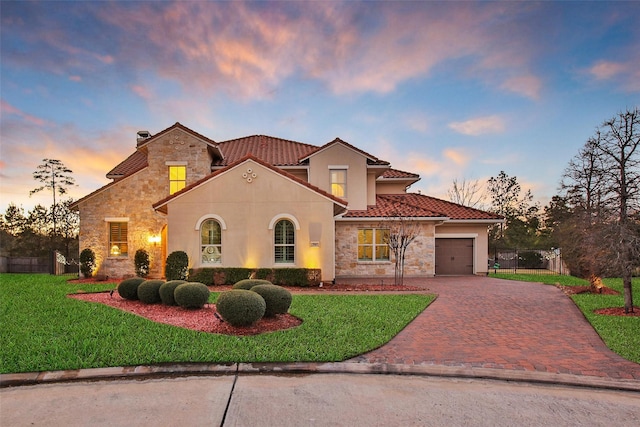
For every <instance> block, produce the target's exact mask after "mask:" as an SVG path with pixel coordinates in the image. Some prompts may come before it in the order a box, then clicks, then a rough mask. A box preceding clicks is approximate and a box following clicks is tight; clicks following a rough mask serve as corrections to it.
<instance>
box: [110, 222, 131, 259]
mask: <svg viewBox="0 0 640 427" xmlns="http://www.w3.org/2000/svg"><path fill="white" fill-rule="evenodd" d="M108 224H109V256H112V257H126V256H127V255H128V252H129V245H128V243H127V233H128V227H127V223H126V222H109V223H108Z"/></svg>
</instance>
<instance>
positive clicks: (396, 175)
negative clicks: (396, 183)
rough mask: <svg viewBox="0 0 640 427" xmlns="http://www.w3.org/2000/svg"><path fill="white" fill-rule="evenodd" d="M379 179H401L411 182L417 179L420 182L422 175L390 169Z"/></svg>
mask: <svg viewBox="0 0 640 427" xmlns="http://www.w3.org/2000/svg"><path fill="white" fill-rule="evenodd" d="M378 179H380V180H382V179H385V180H387V179H401V180H403V181H404V180H410V179H415V180H416V181H418V180H419V179H420V175H418V174H417V173H411V172H405V171H401V170H398V169H393V168H389V169H387V170H386V171H384V173H383V174H382V175H381V176H379V177H378Z"/></svg>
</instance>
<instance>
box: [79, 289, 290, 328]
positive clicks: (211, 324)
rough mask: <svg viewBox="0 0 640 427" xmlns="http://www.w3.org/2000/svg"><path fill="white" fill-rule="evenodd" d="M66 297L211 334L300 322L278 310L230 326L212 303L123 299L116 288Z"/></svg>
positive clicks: (281, 326)
mask: <svg viewBox="0 0 640 427" xmlns="http://www.w3.org/2000/svg"><path fill="white" fill-rule="evenodd" d="M69 297H70V298H74V299H78V300H82V301H90V302H97V303H100V304H105V305H108V306H110V307H114V308H117V309H120V310H123V311H127V312H129V313H133V314H136V315H138V316H141V317H144V318H146V319H149V320H151V321H154V322H158V323H164V324H167V325H172V326H177V327H180V328H186V329H191V330H194V331H200V332H209V333H213V334H225V335H241V336H244V335H256V334H261V333H265V332H273V331H280V330H283V329H289V328H293V327H296V326H298V325H300V324H301V323H302V320H301V319H299V318H297V317H295V316H293V315H291V314H277V315H276V316H275V317H263V318H262V319H260V320H259V321H257V322H256V323H255V324H253V325H251V326H231V325H230V324H229V323H227V322H224V321H222V320H220V319H218V318H217V317H216V316H215V313H216V306H215V304H206V305H205V306H204V308H201V309H198V310H188V309H185V308H182V307H175V306H167V305H164V304H145V303H143V302H140V301H130V300H126V299H124V298H122V297H121V296H120V295H118V292H114V293H113V295H111V293H110V292H95V293H79V294H71V295H69Z"/></svg>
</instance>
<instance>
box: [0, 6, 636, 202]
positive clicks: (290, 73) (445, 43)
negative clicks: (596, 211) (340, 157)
mask: <svg viewBox="0 0 640 427" xmlns="http://www.w3.org/2000/svg"><path fill="white" fill-rule="evenodd" d="M0 9H1V10H0V19H1V38H2V39H1V58H0V60H1V70H0V71H1V77H0V97H1V117H0V137H1V151H0V213H4V212H5V210H6V207H7V205H8V204H9V203H10V202H14V203H16V204H18V205H22V206H23V207H24V209H25V211H28V210H30V209H31V208H32V207H33V206H34V205H35V204H37V203H42V204H43V205H45V206H49V205H50V204H51V196H50V195H49V194H46V193H42V194H41V195H37V196H34V197H31V198H30V197H29V191H30V190H32V189H33V188H35V187H37V183H36V182H35V181H34V180H33V178H32V172H33V171H34V170H35V169H36V167H37V166H38V164H40V163H41V162H42V159H43V158H53V159H59V160H61V161H62V162H63V163H64V164H65V165H66V166H67V167H69V168H70V169H72V170H73V172H74V173H73V176H74V177H75V179H76V181H77V183H78V186H77V187H74V188H73V189H72V190H71V193H70V195H71V196H72V197H73V198H74V199H78V198H80V197H82V196H84V195H86V194H88V193H89V192H91V191H93V190H95V189H97V188H99V187H100V186H102V185H104V184H106V183H107V182H109V180H107V178H106V177H105V174H106V172H108V171H109V170H110V169H111V168H112V167H113V166H115V165H116V164H118V163H119V162H120V161H121V160H123V159H124V158H126V157H127V156H128V155H129V154H131V153H132V152H133V151H134V149H135V144H136V132H137V131H138V130H148V131H150V132H151V133H154V134H155V133H157V132H159V131H161V130H163V129H165V128H167V127H169V126H171V125H173V124H174V123H175V122H180V123H182V124H183V125H185V126H187V127H189V128H191V129H193V130H194V131H196V132H199V133H201V134H204V135H206V136H207V137H209V138H211V139H213V140H216V141H224V140H228V139H233V138H238V137H243V136H248V135H253V134H265V135H271V136H276V137H280V138H286V139H292V140H296V141H300V142H305V143H309V144H314V145H323V144H325V143H327V142H329V141H331V140H333V139H334V138H336V137H340V138H341V139H343V140H345V141H347V142H349V143H351V144H353V145H355V146H357V147H358V148H361V149H362V150H364V151H366V152H369V153H370V154H373V155H375V156H377V157H379V158H380V159H383V160H387V161H390V162H391V164H392V166H393V167H394V168H396V169H401V170H405V171H410V172H415V173H418V174H420V175H421V177H422V179H421V181H419V182H418V183H417V184H415V185H414V186H413V187H412V191H417V190H421V191H422V192H423V193H425V194H429V195H433V196H436V197H441V198H445V199H446V198H447V189H448V188H450V187H451V183H452V181H453V179H456V178H457V179H458V180H461V179H467V180H476V179H477V180H480V181H482V182H485V181H486V180H487V179H488V178H489V177H491V176H497V175H498V174H499V173H500V171H501V170H504V171H505V172H506V173H507V174H508V175H510V176H517V177H518V181H519V182H520V183H521V184H522V185H523V187H525V188H527V189H531V190H532V192H533V194H534V196H535V197H536V200H538V201H540V203H541V204H542V205H544V204H546V203H547V202H548V200H549V198H550V197H551V196H553V195H554V194H556V193H557V186H558V182H559V180H560V177H561V174H562V172H563V169H564V168H565V167H566V165H567V163H568V162H569V160H570V159H571V157H573V156H574V155H575V154H576V153H577V152H578V150H579V149H580V148H581V147H582V145H583V144H584V142H585V141H586V139H587V138H589V137H590V136H592V135H593V134H594V130H595V128H596V127H597V126H598V125H600V124H601V123H602V122H603V121H604V120H607V119H609V118H611V117H613V116H614V115H615V114H616V113H617V112H620V111H623V110H626V109H628V108H632V107H635V106H638V105H640V25H638V23H639V22H640V2H351V1H350V2H329V1H316V2H255V3H245V2H204V1H180V2H169V1H163V2H144V1H135V2H133V1H131V2H119V1H110V2H106V1H100V2H98V1H74V2H59V1H56V2H38V1H29V2H26V1H24V2H23V1H20V2H10V1H2V2H0Z"/></svg>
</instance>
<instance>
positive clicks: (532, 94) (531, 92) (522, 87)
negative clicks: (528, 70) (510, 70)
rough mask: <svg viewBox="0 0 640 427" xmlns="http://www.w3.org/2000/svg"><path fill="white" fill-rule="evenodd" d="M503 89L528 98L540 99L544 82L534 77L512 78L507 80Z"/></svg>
mask: <svg viewBox="0 0 640 427" xmlns="http://www.w3.org/2000/svg"><path fill="white" fill-rule="evenodd" d="M500 87H501V88H502V89H505V90H508V91H510V92H514V93H517V94H520V95H523V96H526V97H527V98H531V99H539V98H540V91H541V90H542V81H541V80H540V79H539V78H538V77H536V76H532V75H523V76H519V77H512V78H510V79H508V80H506V81H505V82H504V83H503V84H502V85H501V86H500Z"/></svg>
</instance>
